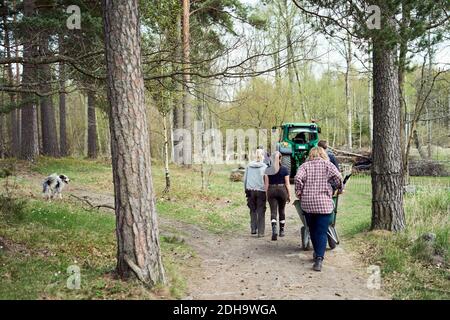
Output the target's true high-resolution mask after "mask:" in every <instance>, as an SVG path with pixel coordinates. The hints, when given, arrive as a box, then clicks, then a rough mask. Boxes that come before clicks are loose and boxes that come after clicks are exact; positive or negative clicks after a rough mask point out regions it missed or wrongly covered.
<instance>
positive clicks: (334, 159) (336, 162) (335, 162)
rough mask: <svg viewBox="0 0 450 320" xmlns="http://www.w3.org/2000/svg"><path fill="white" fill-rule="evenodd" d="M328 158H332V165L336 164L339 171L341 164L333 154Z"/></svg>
mask: <svg viewBox="0 0 450 320" xmlns="http://www.w3.org/2000/svg"><path fill="white" fill-rule="evenodd" d="M328 156H329V158H330V161H331V163H332V164H334V166H335V167H336V169H338V171H339V162H338V161H337V159H336V156H335V155H334V154H333V153H331V152H330V153H329V154H328Z"/></svg>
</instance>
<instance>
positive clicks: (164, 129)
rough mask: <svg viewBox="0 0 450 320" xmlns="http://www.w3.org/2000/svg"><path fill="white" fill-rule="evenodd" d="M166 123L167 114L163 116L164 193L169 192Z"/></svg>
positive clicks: (167, 130)
mask: <svg viewBox="0 0 450 320" xmlns="http://www.w3.org/2000/svg"><path fill="white" fill-rule="evenodd" d="M167 124H168V121H167V113H164V114H163V131H164V176H165V178H166V187H165V188H164V193H165V194H167V193H169V192H170V171H169V128H168V125H167Z"/></svg>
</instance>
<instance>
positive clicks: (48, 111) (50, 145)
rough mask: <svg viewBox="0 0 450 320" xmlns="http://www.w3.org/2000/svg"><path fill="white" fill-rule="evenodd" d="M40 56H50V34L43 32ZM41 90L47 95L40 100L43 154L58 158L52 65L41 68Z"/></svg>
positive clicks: (44, 65) (43, 65)
mask: <svg viewBox="0 0 450 320" xmlns="http://www.w3.org/2000/svg"><path fill="white" fill-rule="evenodd" d="M40 55H41V56H43V57H46V56H48V55H49V34H48V33H47V32H43V33H42V35H41V41H40ZM39 71H40V72H39V75H40V77H39V78H40V79H39V80H40V83H41V85H40V89H41V91H42V93H44V94H45V95H44V96H42V97H41V98H40V105H41V117H40V119H41V130H42V153H43V154H44V155H47V156H52V157H58V156H59V146H58V136H57V133H56V115H55V108H54V106H53V97H52V95H51V94H49V93H50V92H51V91H52V86H51V82H52V71H51V69H50V64H42V65H41V66H40V68H39Z"/></svg>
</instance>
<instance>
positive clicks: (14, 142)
mask: <svg viewBox="0 0 450 320" xmlns="http://www.w3.org/2000/svg"><path fill="white" fill-rule="evenodd" d="M2 7H3V8H4V9H5V12H4V13H3V29H4V32H5V35H4V44H5V49H6V58H11V48H12V43H11V41H10V39H11V37H10V30H9V29H10V28H9V23H8V18H7V17H8V13H9V10H8V9H9V7H8V6H7V5H6V3H5V1H4V0H3V1H2ZM13 19H14V20H15V14H14V18H13ZM16 54H17V53H16ZM6 73H7V79H8V84H9V85H10V86H13V84H14V82H15V81H14V75H13V68H12V63H9V64H7V65H6ZM9 98H10V103H11V105H15V103H16V100H17V99H16V94H15V93H14V92H10V94H9ZM17 113H18V111H17V109H16V108H13V109H12V110H11V111H10V115H9V117H10V118H9V121H10V136H11V155H12V156H15V157H17V156H18V155H19V151H20V149H19V148H20V140H19V139H20V134H19V131H18V127H19V125H18V121H17Z"/></svg>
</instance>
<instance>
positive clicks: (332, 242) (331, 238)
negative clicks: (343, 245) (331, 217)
mask: <svg viewBox="0 0 450 320" xmlns="http://www.w3.org/2000/svg"><path fill="white" fill-rule="evenodd" d="M327 238H328V245H329V246H330V249H331V250H333V249H334V248H336V246H337V245H338V244H339V236H338V234H337V231H336V229H335V228H334V227H333V226H329V227H328V232H327Z"/></svg>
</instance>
